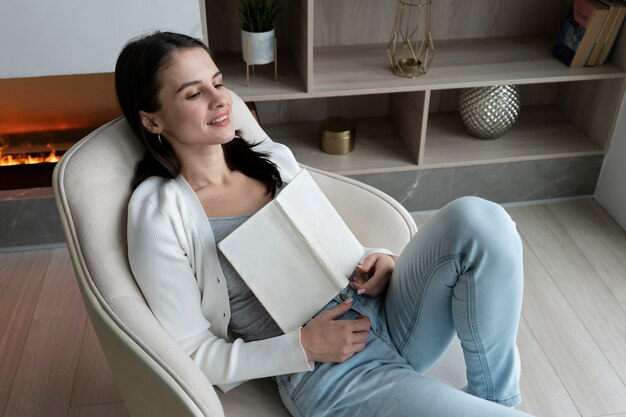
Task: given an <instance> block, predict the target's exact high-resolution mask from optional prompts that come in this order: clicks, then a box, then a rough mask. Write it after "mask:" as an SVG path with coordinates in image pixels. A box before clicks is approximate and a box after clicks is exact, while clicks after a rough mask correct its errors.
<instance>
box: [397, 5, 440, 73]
mask: <svg viewBox="0 0 626 417" xmlns="http://www.w3.org/2000/svg"><path fill="white" fill-rule="evenodd" d="M397 1H398V2H397V3H396V20H395V23H394V25H393V32H392V34H391V40H390V41H389V46H388V48H387V52H388V53H389V63H390V64H391V70H392V71H393V73H394V74H396V75H399V76H402V77H408V78H415V77H417V76H419V75H424V74H426V72H427V71H428V68H429V67H430V63H431V61H432V60H433V51H434V49H435V48H434V45H433V38H432V34H431V31H430V9H431V6H432V1H431V0H397Z"/></svg>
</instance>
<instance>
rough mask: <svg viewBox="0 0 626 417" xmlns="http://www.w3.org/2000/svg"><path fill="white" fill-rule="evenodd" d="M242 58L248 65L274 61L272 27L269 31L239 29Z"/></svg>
mask: <svg viewBox="0 0 626 417" xmlns="http://www.w3.org/2000/svg"><path fill="white" fill-rule="evenodd" d="M241 51H242V54H243V60H244V61H245V62H246V63H248V64H249V65H263V64H269V63H270V62H273V61H274V29H272V30H270V31H269V32H246V31H245V30H242V31H241Z"/></svg>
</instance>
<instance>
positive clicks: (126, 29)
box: [0, 0, 204, 78]
mask: <svg viewBox="0 0 626 417" xmlns="http://www.w3.org/2000/svg"><path fill="white" fill-rule="evenodd" d="M200 1H204V0H0V78H12V77H34V76H43V75H61V74H86V73H100V72H111V71H113V69H114V66H115V60H116V59H117V56H118V54H119V52H120V50H121V49H122V47H123V46H124V44H125V43H126V42H127V41H128V40H129V39H130V38H132V37H134V36H137V35H139V34H141V33H144V32H147V31H151V30H155V29H161V30H172V31H176V32H182V33H186V34H188V35H191V36H194V37H197V38H202V29H201V27H202V25H201V21H202V19H201V12H200Z"/></svg>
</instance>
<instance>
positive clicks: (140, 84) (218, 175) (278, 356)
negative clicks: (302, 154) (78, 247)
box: [116, 33, 527, 417]
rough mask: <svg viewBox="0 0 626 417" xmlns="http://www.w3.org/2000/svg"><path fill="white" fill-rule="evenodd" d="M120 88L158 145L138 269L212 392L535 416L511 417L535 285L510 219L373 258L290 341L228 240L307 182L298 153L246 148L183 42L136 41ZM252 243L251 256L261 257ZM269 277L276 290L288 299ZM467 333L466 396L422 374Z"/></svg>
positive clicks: (300, 402) (488, 219) (132, 239)
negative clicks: (225, 246)
mask: <svg viewBox="0 0 626 417" xmlns="http://www.w3.org/2000/svg"><path fill="white" fill-rule="evenodd" d="M116 88H117V93H118V97H119V101H120V103H121V107H122V109H123V111H124V115H125V116H126V118H127V119H128V121H129V123H130V125H131V126H132V128H133V130H134V131H135V133H136V134H137V137H138V138H139V139H140V140H141V141H142V142H143V143H144V145H145V147H146V154H145V157H144V159H143V161H142V162H141V163H140V164H139V166H138V168H137V177H136V181H135V183H136V189H135V191H134V192H133V194H132V197H131V200H130V202H129V205H128V229H127V230H128V234H127V237H128V259H129V263H130V266H131V269H132V272H133V275H134V277H135V279H136V281H137V284H138V285H139V287H140V288H141V290H142V292H143V294H144V296H145V299H146V301H147V302H148V305H149V306H150V309H151V310H152V312H153V313H154V315H155V317H156V318H157V320H158V321H159V322H160V324H161V325H162V326H163V328H164V329H165V330H166V331H167V332H168V333H169V334H170V335H171V336H172V338H173V339H174V340H175V341H176V342H177V343H178V344H179V345H180V346H181V347H182V348H183V349H185V351H186V352H187V353H188V354H189V356H190V357H191V358H192V359H193V360H194V362H195V363H196V364H197V365H198V367H199V368H200V369H201V370H202V371H203V372H204V373H205V374H206V375H207V377H208V379H209V380H210V381H211V383H213V384H217V385H218V386H219V387H220V388H222V389H223V390H228V389H231V388H233V387H234V386H236V385H238V384H240V383H242V382H244V381H246V380H249V379H254V378H263V377H268V376H273V377H275V380H276V382H277V384H278V389H279V391H280V395H281V398H282V400H283V402H284V404H285V406H286V407H287V408H288V409H289V410H290V411H291V412H292V414H293V415H297V416H318V415H333V416H338V417H347V416H352V415H354V414H359V415H362V416H364V417H373V416H376V417H380V416H394V417H397V416H400V417H402V416H408V415H411V416H413V415H415V416H427V415H439V416H442V417H452V416H458V415H464V416H467V417H496V416H497V417H522V416H527V414H524V413H522V412H519V411H515V410H512V409H509V408H506V407H503V405H504V406H513V405H516V404H517V403H519V401H520V394H519V359H518V355H517V347H516V345H515V340H516V334H517V325H518V323H519V314H520V309H521V295H522V294H521V293H522V276H523V274H522V258H521V241H520V238H519V235H518V234H517V231H516V229H515V224H514V223H513V222H512V221H511V219H510V217H509V216H508V215H507V214H506V212H504V210H503V209H502V208H501V207H499V206H497V205H496V204H493V203H490V202H487V201H485V200H481V199H478V198H466V199H459V200H457V201H455V202H452V203H450V204H449V205H448V206H446V207H444V208H443V209H442V210H441V211H440V212H439V213H438V214H436V215H434V216H433V218H432V220H431V221H430V222H429V223H428V224H427V225H425V226H424V227H423V228H422V229H421V230H420V233H418V234H417V235H415V236H414V238H413V239H411V241H410V242H409V243H408V245H407V246H406V248H405V250H404V251H403V253H402V256H399V257H398V256H395V255H393V254H392V253H391V252H390V251H389V250H386V249H372V248H363V251H362V253H364V256H363V257H362V259H360V261H359V263H358V264H357V265H355V266H354V268H355V271H356V272H358V273H359V274H360V275H363V276H367V277H368V278H367V280H362V279H354V280H353V281H352V282H351V283H350V284H349V286H347V287H346V288H344V289H342V291H341V292H340V293H339V294H337V295H336V296H335V297H334V298H333V299H332V300H330V301H329V302H328V304H327V305H326V306H325V307H324V308H322V309H321V310H320V311H319V312H318V313H317V314H315V316H314V317H313V318H311V320H309V321H308V322H307V323H306V325H303V326H302V327H300V328H298V329H295V330H293V331H289V332H286V333H285V332H283V331H282V330H281V329H280V328H279V327H278V326H277V325H276V323H275V321H274V320H273V318H272V317H271V316H270V314H269V313H268V312H267V310H266V309H265V307H264V306H263V305H262V304H261V303H260V301H259V300H258V299H257V297H256V296H255V294H254V293H253V292H252V291H251V290H250V288H248V286H247V285H246V284H245V282H244V281H243V279H242V278H241V277H240V276H239V274H238V273H237V271H236V270H235V269H234V268H233V267H232V266H231V265H230V264H229V263H228V261H227V260H226V258H225V257H224V256H223V254H222V253H221V251H220V249H219V247H218V243H219V242H220V241H221V239H222V238H223V237H224V236H226V235H228V234H229V233H231V231H233V230H234V229H235V228H237V227H238V226H239V225H240V224H241V223H243V222H244V221H246V220H247V219H248V218H249V217H251V216H252V215H253V214H254V213H255V212H257V211H258V210H259V209H261V208H262V207H263V206H265V205H266V204H267V203H268V202H270V201H271V200H272V199H273V198H274V197H275V196H276V195H277V193H279V192H281V190H282V185H283V182H284V183H289V182H290V181H291V180H292V179H293V178H294V177H295V176H296V175H297V174H298V173H299V172H300V171H301V167H300V166H299V164H298V163H297V161H296V160H295V158H294V156H293V154H292V153H291V152H290V151H289V149H288V148H286V147H285V146H283V145H280V144H278V143H276V142H273V141H272V140H271V139H270V138H264V139H263V140H261V141H260V142H259V143H256V144H251V143H248V142H246V141H245V140H244V139H245V138H241V137H239V136H238V134H237V132H236V131H235V129H234V124H233V119H232V116H233V112H232V98H231V94H230V92H229V91H228V90H227V89H226V87H225V86H224V82H223V80H222V74H221V73H220V71H219V69H218V67H217V65H216V63H215V62H214V61H213V59H212V58H211V55H210V53H209V51H208V49H207V48H206V46H204V45H203V44H202V43H200V41H197V40H194V39H191V38H189V37H187V36H184V35H179V34H174V33H156V34H152V35H148V36H145V37H142V38H139V39H136V40H134V41H131V42H130V43H129V44H128V45H127V46H126V47H125V48H124V50H123V51H122V53H121V55H120V57H119V59H118V62H117V67H116ZM322 221H324V219H323V218H322ZM259 233H262V232H261V231H259ZM262 237H263V236H262ZM248 246H249V247H242V248H240V250H241V251H242V253H243V255H244V256H247V255H248V253H249V252H246V251H254V250H255V247H252V246H253V245H248ZM287 253H288V251H287V250H283V251H282V254H283V256H287V255H286V254H287ZM250 262H252V260H251V261H250ZM294 273H296V274H299V275H300V274H301V275H304V276H305V279H309V280H311V282H313V283H315V282H317V280H318V277H317V276H316V275H314V274H313V275H312V274H311V272H310V271H307V270H297V271H294ZM270 275H271V274H270ZM272 278H273V277H272V276H268V277H267V281H266V282H267V285H268V286H269V287H270V289H271V290H273V291H281V290H283V291H284V288H281V286H280V284H278V283H277V282H276V281H275V280H273V279H272ZM299 296H301V297H307V294H302V295H299ZM455 334H458V336H459V337H460V338H461V340H462V341H463V348H464V353H465V358H466V366H467V369H468V388H467V390H466V391H467V392H462V391H459V390H456V389H454V388H452V387H450V386H447V385H445V384H441V383H438V382H436V381H434V380H432V379H429V378H426V377H424V376H423V375H424V373H425V371H426V370H427V369H429V368H430V367H431V366H432V365H433V364H434V363H435V362H436V361H437V359H438V358H439V357H440V356H441V355H442V354H443V352H444V351H445V350H446V348H447V346H448V345H449V343H450V341H451V340H452V338H453V337H454V335H455ZM367 399H373V400H374V401H366V400H367Z"/></svg>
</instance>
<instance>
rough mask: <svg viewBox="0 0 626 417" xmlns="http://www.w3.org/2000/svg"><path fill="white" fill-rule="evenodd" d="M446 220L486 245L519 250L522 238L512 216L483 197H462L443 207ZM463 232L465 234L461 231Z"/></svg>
mask: <svg viewBox="0 0 626 417" xmlns="http://www.w3.org/2000/svg"><path fill="white" fill-rule="evenodd" d="M441 210H442V211H443V212H445V215H446V222H448V224H449V225H450V226H451V227H453V228H455V229H457V231H459V232H463V233H467V234H469V236H471V237H472V238H474V239H478V240H479V241H480V242H482V244H495V245H498V248H499V250H502V249H504V248H505V247H510V248H512V249H514V250H515V249H519V248H520V247H521V239H520V236H519V233H518V232H517V227H516V225H515V222H514V221H513V219H511V216H509V214H508V213H507V212H506V210H504V208H503V207H502V206H501V205H499V204H496V203H494V202H491V201H488V200H485V199H483V198H480V197H473V196H468V197H461V198H458V199H456V200H454V201H452V202H450V203H448V204H447V205H446V206H444V207H443V208H442V209H441ZM461 234H462V233H461Z"/></svg>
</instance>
